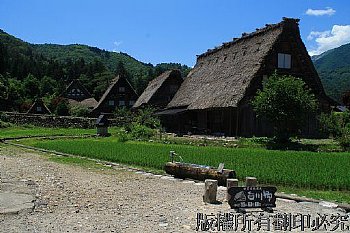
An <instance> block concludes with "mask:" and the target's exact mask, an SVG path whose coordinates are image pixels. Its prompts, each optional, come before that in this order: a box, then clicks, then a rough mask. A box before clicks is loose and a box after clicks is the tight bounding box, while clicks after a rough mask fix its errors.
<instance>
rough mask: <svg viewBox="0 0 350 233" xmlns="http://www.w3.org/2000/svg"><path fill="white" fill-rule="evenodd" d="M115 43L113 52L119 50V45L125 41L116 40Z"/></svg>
mask: <svg viewBox="0 0 350 233" xmlns="http://www.w3.org/2000/svg"><path fill="white" fill-rule="evenodd" d="M113 44H114V48H113V50H112V51H113V52H119V50H118V47H119V46H120V45H121V44H123V41H114V42H113Z"/></svg>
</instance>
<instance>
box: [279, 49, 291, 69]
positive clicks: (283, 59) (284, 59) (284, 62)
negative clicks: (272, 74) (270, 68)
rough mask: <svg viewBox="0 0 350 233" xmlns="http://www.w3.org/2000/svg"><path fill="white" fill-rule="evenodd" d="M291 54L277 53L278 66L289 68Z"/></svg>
mask: <svg viewBox="0 0 350 233" xmlns="http://www.w3.org/2000/svg"><path fill="white" fill-rule="evenodd" d="M291 63H292V56H291V55H290V54H286V53H279V54H278V68H282V69H290V68H291V67H292V64H291Z"/></svg>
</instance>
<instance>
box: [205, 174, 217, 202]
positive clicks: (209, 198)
mask: <svg viewBox="0 0 350 233" xmlns="http://www.w3.org/2000/svg"><path fill="white" fill-rule="evenodd" d="M217 189H218V181H217V180H210V179H207V180H205V186H204V195H203V201H204V202H206V203H211V204H215V203H217V201H216V192H217Z"/></svg>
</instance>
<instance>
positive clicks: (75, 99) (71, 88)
mask: <svg viewBox="0 0 350 233" xmlns="http://www.w3.org/2000/svg"><path fill="white" fill-rule="evenodd" d="M62 97H64V98H66V99H68V102H69V104H70V105H71V106H82V107H86V108H89V109H93V108H95V107H96V105H97V101H96V100H95V98H93V97H92V95H91V94H90V92H89V91H88V90H87V89H86V88H85V87H84V85H83V84H82V83H81V82H80V81H79V80H73V81H72V82H71V83H70V84H69V85H68V87H67V88H66V90H65V91H64V92H63V94H62Z"/></svg>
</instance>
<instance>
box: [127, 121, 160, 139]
mask: <svg viewBox="0 0 350 233" xmlns="http://www.w3.org/2000/svg"><path fill="white" fill-rule="evenodd" d="M130 133H131V136H132V138H134V139H143V140H145V139H150V138H151V137H153V136H155V135H156V130H155V129H151V128H149V127H147V126H145V125H141V124H139V123H137V122H133V123H132V124H131V132H130Z"/></svg>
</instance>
